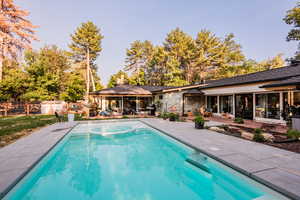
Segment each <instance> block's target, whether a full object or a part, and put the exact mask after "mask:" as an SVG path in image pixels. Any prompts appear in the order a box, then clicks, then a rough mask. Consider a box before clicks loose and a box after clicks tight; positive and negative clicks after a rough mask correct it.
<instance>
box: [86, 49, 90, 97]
mask: <svg viewBox="0 0 300 200" xmlns="http://www.w3.org/2000/svg"><path fill="white" fill-rule="evenodd" d="M89 93H90V50H89V48H87V56H86V102H88V101H89Z"/></svg>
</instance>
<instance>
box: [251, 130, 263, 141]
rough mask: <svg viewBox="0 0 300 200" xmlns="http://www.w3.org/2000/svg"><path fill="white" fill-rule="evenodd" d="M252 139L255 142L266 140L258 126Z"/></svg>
mask: <svg viewBox="0 0 300 200" xmlns="http://www.w3.org/2000/svg"><path fill="white" fill-rule="evenodd" d="M253 140H254V141H256V142H265V141H266V140H265V138H264V136H263V135H262V130H261V129H259V128H257V129H255V133H254V136H253Z"/></svg>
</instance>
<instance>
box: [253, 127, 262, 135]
mask: <svg viewBox="0 0 300 200" xmlns="http://www.w3.org/2000/svg"><path fill="white" fill-rule="evenodd" d="M254 133H258V134H262V130H261V129H260V128H256V129H254Z"/></svg>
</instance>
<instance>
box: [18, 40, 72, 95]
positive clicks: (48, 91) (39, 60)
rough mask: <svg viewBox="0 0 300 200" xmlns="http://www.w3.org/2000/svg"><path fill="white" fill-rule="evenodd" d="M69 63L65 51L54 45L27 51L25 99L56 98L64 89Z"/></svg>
mask: <svg viewBox="0 0 300 200" xmlns="http://www.w3.org/2000/svg"><path fill="white" fill-rule="evenodd" d="M67 70H70V63H69V60H68V56H67V55H66V52H65V51H63V50H60V49H59V48H58V47H56V46H46V47H44V48H42V49H40V50H39V51H36V52H34V51H27V52H26V54H25V71H26V73H27V74H28V81H29V85H28V90H27V92H26V93H25V94H24V95H23V96H24V98H25V99H27V100H58V99H59V96H60V94H61V93H62V92H63V91H64V83H65V82H66V75H65V74H66V71H67Z"/></svg>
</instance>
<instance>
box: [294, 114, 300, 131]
mask: <svg viewBox="0 0 300 200" xmlns="http://www.w3.org/2000/svg"><path fill="white" fill-rule="evenodd" d="M292 124H293V129H295V130H298V131H300V116H295V117H293V118H292Z"/></svg>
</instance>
